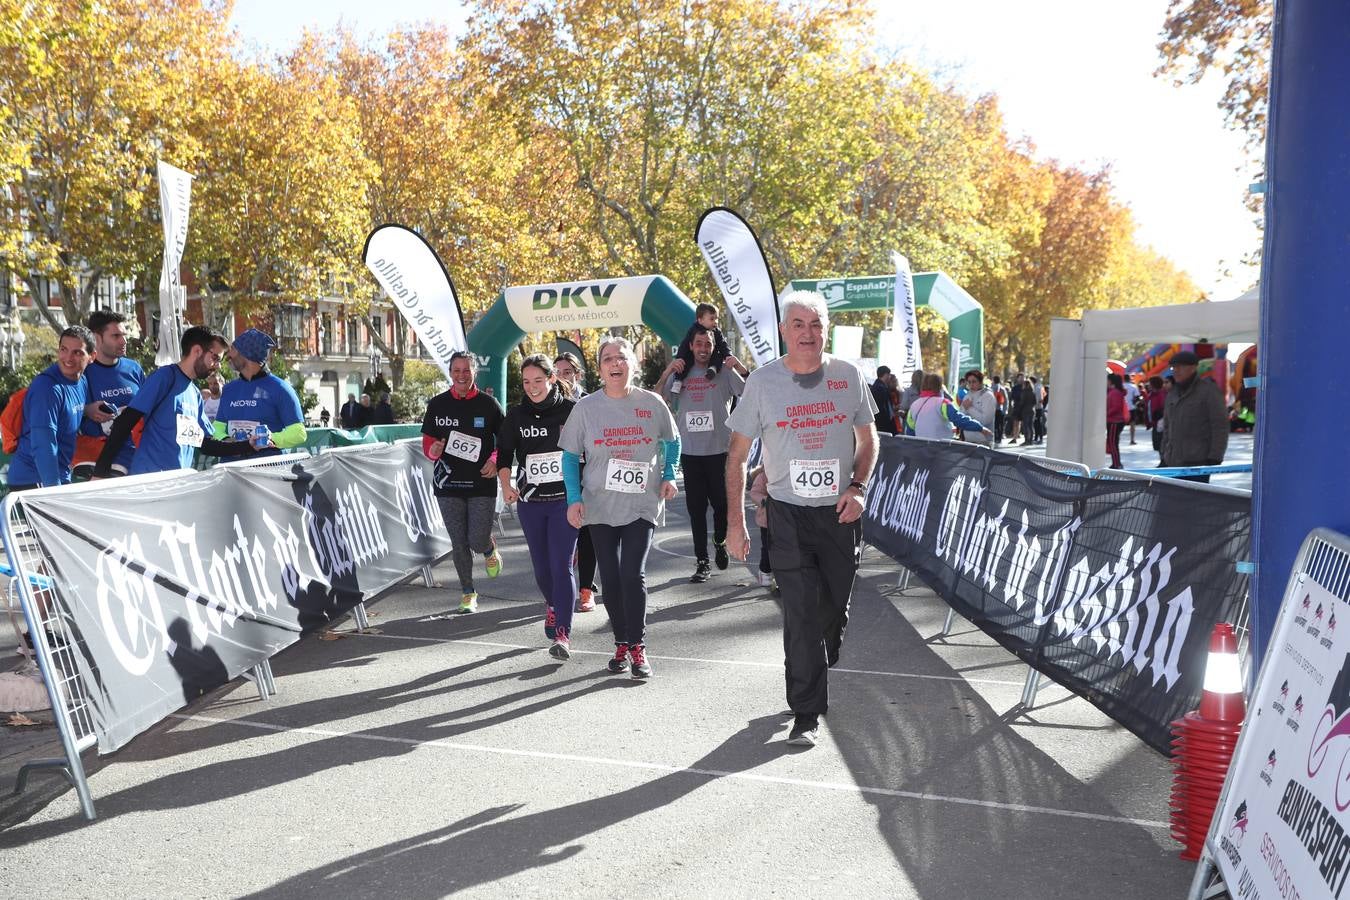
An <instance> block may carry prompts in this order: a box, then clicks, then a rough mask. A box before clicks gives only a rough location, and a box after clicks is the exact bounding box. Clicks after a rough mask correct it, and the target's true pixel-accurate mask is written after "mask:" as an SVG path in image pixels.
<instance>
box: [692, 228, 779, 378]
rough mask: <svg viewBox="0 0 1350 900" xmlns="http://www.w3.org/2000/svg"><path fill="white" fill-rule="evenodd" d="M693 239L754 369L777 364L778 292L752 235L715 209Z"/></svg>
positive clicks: (749, 230) (696, 230)
mask: <svg viewBox="0 0 1350 900" xmlns="http://www.w3.org/2000/svg"><path fill="white" fill-rule="evenodd" d="M694 239H695V240H696V241H697V242H698V249H699V252H700V253H702V254H703V261H704V262H705V263H707V264H708V271H710V272H711V273H712V276H713V280H714V281H716V282H717V287H718V288H719V289H720V290H721V291H722V298H723V299H724V300H726V302H727V309H728V310H729V311H730V313H731V318H732V319H734V320H735V322H736V327H738V328H739V329H740V331H741V337H743V338H745V343H746V346H748V347H749V348H750V353H751V355H753V356H754V358H755V365H756V366H762V365H764V364H765V363H768V362H771V361H772V360H774V359H776V358H777V357H778V354H779V350H778V291H776V290H775V289H774V286H773V275H772V274H770V272H769V260H768V258H767V257H765V255H764V250H763V248H761V247H760V245H759V238H757V237H755V232H754V231H753V230H752V229H751V228H750V226H749V224H747V223H746V221H745V220H744V219H742V218H741V217H740V216H739V215H737V214H736V213H735V212H733V211H732V210H729V209H727V208H726V207H723V206H714V207H713V208H712V209H709V210H708V211H707V212H705V213H704V214H703V215H702V216H700V217H699V220H698V227H697V228H695V229H694Z"/></svg>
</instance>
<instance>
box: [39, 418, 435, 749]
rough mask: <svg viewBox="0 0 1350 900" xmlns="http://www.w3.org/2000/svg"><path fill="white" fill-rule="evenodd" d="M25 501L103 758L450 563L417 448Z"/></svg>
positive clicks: (116, 484) (385, 448)
mask: <svg viewBox="0 0 1350 900" xmlns="http://www.w3.org/2000/svg"><path fill="white" fill-rule="evenodd" d="M138 481H141V480H140V479H135V480H131V479H129V480H126V481H125V482H123V481H107V482H103V483H102V485H104V486H101V487H100V488H99V489H98V490H97V491H91V490H82V491H76V492H66V491H62V490H59V489H56V490H52V491H37V492H31V493H25V494H23V495H20V497H19V498H16V502H17V503H19V504H20V505H21V508H22V512H23V514H24V516H25V519H26V521H27V523H28V527H29V528H30V529H31V530H32V534H33V536H34V537H35V538H36V540H37V542H38V545H39V547H40V548H41V552H42V556H43V558H44V561H45V565H46V571H45V572H44V573H43V574H45V575H47V576H48V577H50V579H51V581H52V582H53V584H54V586H55V589H54V595H53V600H51V601H49V602H53V603H55V604H56V606H57V610H56V611H55V612H54V613H53V614H59V615H61V616H62V617H63V618H64V619H65V621H66V623H67V625H68V627H69V630H70V632H71V633H72V634H73V635H74V636H75V646H74V647H73V648H70V649H71V652H70V653H69V654H65V653H62V654H61V657H62V659H65V658H66V657H67V656H69V657H70V658H71V659H73V660H74V665H75V667H76V669H77V671H78V675H79V683H80V685H81V686H82V687H83V689H84V691H85V692H86V694H87V705H88V708H89V711H90V715H91V718H92V721H93V726H94V731H95V733H96V734H97V736H98V746H99V750H100V752H103V753H107V752H110V751H112V750H116V749H117V748H118V747H121V746H123V745H124V744H126V743H127V741H129V740H131V738H133V737H134V736H135V735H137V734H139V733H140V732H142V731H144V730H145V729H146V728H149V727H150V726H151V725H153V724H155V723H156V722H158V721H159V720H160V719H162V718H164V717H165V716H166V715H168V714H170V713H172V712H173V711H175V710H177V709H179V708H180V707H182V706H183V705H184V704H186V703H187V702H189V701H191V700H193V699H194V698H196V697H197V696H200V695H201V693H202V692H204V691H207V690H210V689H211V688H213V687H215V686H217V685H219V684H223V683H224V682H226V681H228V680H230V679H232V678H235V677H237V676H238V675H239V674H241V673H242V672H244V671H245V670H247V669H249V668H251V667H252V666H255V665H257V664H258V663H260V662H262V661H263V660H265V659H267V658H268V657H270V656H272V655H273V654H275V653H277V652H278V651H280V650H281V649H283V648H285V647H287V646H289V645H290V644H292V643H294V642H295V641H297V640H299V638H300V636H301V635H302V634H304V633H305V632H308V631H312V630H314V629H317V628H320V627H322V626H324V625H326V624H328V623H330V622H332V621H333V620H334V619H335V618H337V617H339V616H341V615H343V614H345V613H346V612H348V611H349V610H350V609H351V608H352V607H353V606H355V605H356V604H357V603H358V602H361V601H364V600H369V599H370V598H372V597H374V596H375V595H376V594H378V593H380V592H381V591H384V590H386V589H388V588H390V587H392V586H394V585H396V584H398V583H399V582H400V581H402V580H403V579H404V578H406V577H407V576H408V575H409V574H411V573H413V572H416V571H417V570H418V569H419V568H421V567H422V566H424V565H429V564H431V563H433V562H435V561H436V560H437V559H439V558H440V557H442V556H444V555H445V553H447V552H448V551H449V548H450V541H449V538H448V536H447V535H446V533H445V525H444V523H443V521H442V520H441V516H440V513H439V511H438V509H437V506H436V502H435V499H434V497H433V496H432V489H431V463H430V462H429V461H428V460H427V459H426V457H425V456H424V455H423V454H422V453H421V452H420V449H419V448H418V447H416V446H414V445H413V444H411V443H408V444H396V445H387V444H386V445H378V446H372V447H370V448H369V449H363V450H359V451H351V452H345V453H333V454H323V455H322V456H317V457H308V456H301V457H298V461H297V462H295V463H293V464H290V465H287V464H285V463H278V464H275V465H268V466H261V467H258V466H252V467H234V466H217V467H215V468H213V469H209V470H207V471H204V472H191V473H187V472H185V473H183V474H182V475H181V476H179V477H175V478H168V479H164V478H159V479H151V480H149V481H141V483H137V482H138Z"/></svg>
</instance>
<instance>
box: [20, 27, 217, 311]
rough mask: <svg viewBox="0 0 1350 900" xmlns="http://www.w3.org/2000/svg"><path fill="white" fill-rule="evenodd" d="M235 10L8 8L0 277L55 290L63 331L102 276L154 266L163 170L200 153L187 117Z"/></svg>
mask: <svg viewBox="0 0 1350 900" xmlns="http://www.w3.org/2000/svg"><path fill="white" fill-rule="evenodd" d="M227 15H228V3H226V2H224V0H103V2H100V3H87V2H80V0H0V23H3V24H0V50H2V51H3V52H0V107H3V115H0V129H2V134H0V138H2V140H0V146H3V148H4V149H3V151H0V184H2V185H3V192H0V268H3V269H4V270H7V271H9V272H12V273H14V274H15V275H17V276H18V277H19V279H20V280H21V281H22V282H23V284H24V285H25V288H26V290H27V291H28V292H29V293H31V294H32V295H33V296H34V297H35V298H42V297H43V296H44V294H45V291H44V290H43V288H44V286H46V285H50V287H51V294H52V296H53V297H54V298H59V300H60V305H61V309H62V313H63V316H64V320H65V322H78V321H83V320H84V319H85V318H86V317H87V316H88V313H89V310H90V305H91V302H92V299H93V295H94V291H95V288H96V287H97V284H98V281H99V280H100V279H101V278H102V277H103V276H105V275H113V276H117V277H122V278H127V277H131V276H133V275H135V274H137V273H138V272H142V271H145V270H147V269H149V268H153V267H152V266H149V265H147V263H148V261H149V260H150V259H151V258H152V257H153V258H156V259H157V258H158V254H159V252H160V251H159V249H158V248H160V247H161V246H162V242H163V238H162V233H161V231H160V226H159V221H158V202H159V195H158V188H157V184H156V180H155V161H156V159H157V158H165V159H168V160H169V161H172V162H175V163H177V164H178V165H180V166H184V167H186V168H191V167H192V165H193V164H194V162H195V160H197V159H198V158H199V156H200V152H201V147H200V144H199V142H198V135H197V134H196V133H194V131H193V130H192V129H190V128H189V127H187V124H188V117H189V114H190V110H191V109H192V107H193V104H194V103H195V100H196V97H197V95H198V92H199V90H200V88H201V85H200V75H201V73H202V72H203V71H204V70H206V69H208V68H209V65H210V61H212V60H214V59H217V58H219V57H220V56H221V54H223V53H225V52H226V51H227V49H228V47H229V45H230V36H229V33H228V31H227V29H226V18H227ZM35 305H36V307H37V309H38V310H39V312H40V314H41V315H42V316H43V317H44V319H45V320H46V321H47V324H49V325H50V326H51V327H52V328H53V329H55V330H57V331H59V330H60V329H61V328H62V327H63V324H64V323H63V322H62V320H61V318H59V317H57V316H55V315H53V314H52V313H51V312H50V311H49V310H48V308H47V304H46V303H44V302H41V301H39V302H38V303H36V304H35Z"/></svg>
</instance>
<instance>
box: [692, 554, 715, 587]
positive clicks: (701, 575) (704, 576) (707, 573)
mask: <svg viewBox="0 0 1350 900" xmlns="http://www.w3.org/2000/svg"><path fill="white" fill-rule="evenodd" d="M710 577H712V566H710V565H708V561H707V560H706V559H700V560H699V561H698V568H697V569H695V570H694V574H693V575H690V576H689V583H690V584H702V583H703V582H705V581H707V580H708V579H709V578H710Z"/></svg>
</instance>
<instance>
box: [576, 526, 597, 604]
mask: <svg viewBox="0 0 1350 900" xmlns="http://www.w3.org/2000/svg"><path fill="white" fill-rule="evenodd" d="M577 587H578V588H585V589H586V590H588V591H593V590H595V544H593V543H591V526H589V525H582V526H581V533H580V534H578V535H577Z"/></svg>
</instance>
